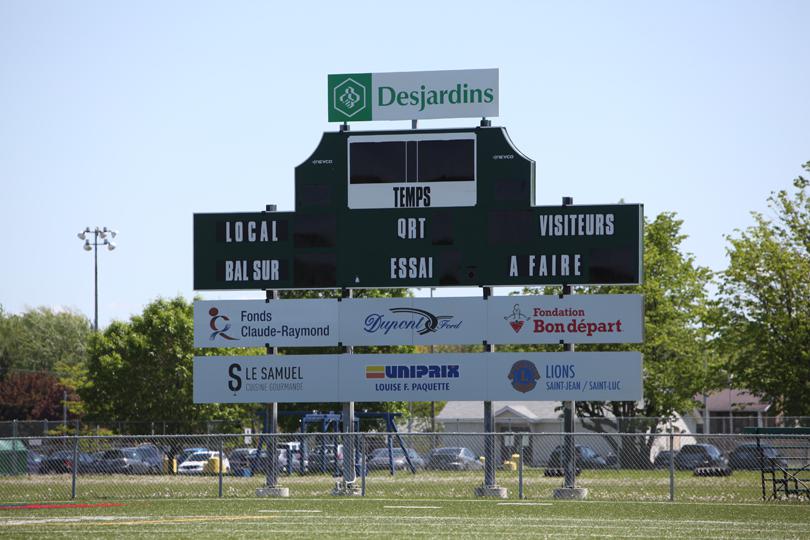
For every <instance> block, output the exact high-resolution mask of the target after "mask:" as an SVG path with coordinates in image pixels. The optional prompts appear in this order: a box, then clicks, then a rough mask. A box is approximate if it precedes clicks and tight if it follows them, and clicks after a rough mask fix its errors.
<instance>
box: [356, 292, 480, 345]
mask: <svg viewBox="0 0 810 540" xmlns="http://www.w3.org/2000/svg"><path fill="white" fill-rule="evenodd" d="M482 307H483V304H482V300H481V299H479V298H432V299H431V298H363V299H344V300H343V301H342V302H340V341H341V342H342V343H343V344H345V345H439V344H462V343H478V342H481V340H482V339H483V338H482V336H483V334H484V328H485V312H484V310H483V309H482Z"/></svg>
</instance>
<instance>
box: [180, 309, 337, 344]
mask: <svg viewBox="0 0 810 540" xmlns="http://www.w3.org/2000/svg"><path fill="white" fill-rule="evenodd" d="M338 341H339V337H338V301H337V300H334V299H313V300H271V301H269V302H265V301H264V300H218V301H213V300H204V301H199V300H198V301H196V302H194V346H195V347H264V346H265V345H270V346H273V347H327V346H332V345H337V343H338Z"/></svg>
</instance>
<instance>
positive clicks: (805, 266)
mask: <svg viewBox="0 0 810 540" xmlns="http://www.w3.org/2000/svg"><path fill="white" fill-rule="evenodd" d="M804 169H805V171H807V172H808V173H810V162H807V163H805V164H804ZM808 185H810V180H808V179H806V178H804V177H802V176H799V177H798V178H796V179H795V180H794V181H793V187H794V188H795V191H794V192H793V193H792V194H791V193H788V192H787V191H786V190H782V191H779V192H778V193H772V194H771V196H770V197H769V198H768V206H769V208H770V209H771V211H772V212H773V214H774V215H773V217H772V218H771V219H769V218H767V217H765V216H763V215H762V214H759V213H756V212H753V213H752V215H753V218H754V225H752V226H750V227H748V228H747V229H746V230H745V231H742V232H740V231H735V232H736V235H733V236H732V235H729V236H727V237H726V238H727V240H728V242H729V243H730V247H729V248H728V249H727V252H728V255H729V266H728V268H727V269H726V270H725V271H724V272H723V273H722V276H721V282H720V288H719V293H720V294H719V296H720V307H721V315H720V317H719V318H718V332H719V334H720V339H719V340H718V341H719V343H720V344H721V346H722V350H723V351H724V352H725V354H726V355H727V356H728V358H729V364H728V368H729V372H730V373H732V374H733V377H734V379H733V384H734V386H737V387H740V388H746V389H748V390H750V391H752V392H754V393H757V394H760V395H761V396H763V397H764V398H765V399H767V400H769V401H770V402H771V403H772V405H773V411H774V412H776V413H782V414H785V415H787V416H808V415H810V197H808V193H807V190H808Z"/></svg>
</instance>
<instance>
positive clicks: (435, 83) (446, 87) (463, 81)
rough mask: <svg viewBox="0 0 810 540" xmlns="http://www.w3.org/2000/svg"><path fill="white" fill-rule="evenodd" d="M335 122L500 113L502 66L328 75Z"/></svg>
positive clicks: (462, 116) (330, 100)
mask: <svg viewBox="0 0 810 540" xmlns="http://www.w3.org/2000/svg"><path fill="white" fill-rule="evenodd" d="M327 89H328V90H327V91H328V109H329V114H328V117H329V121H330V122H359V121H369V120H415V119H420V118H478V117H493V116H498V94H499V92H498V70H497V69H469V70H451V71H409V72H393V73H343V74H334V75H331V74H330V75H329V76H328V77H327Z"/></svg>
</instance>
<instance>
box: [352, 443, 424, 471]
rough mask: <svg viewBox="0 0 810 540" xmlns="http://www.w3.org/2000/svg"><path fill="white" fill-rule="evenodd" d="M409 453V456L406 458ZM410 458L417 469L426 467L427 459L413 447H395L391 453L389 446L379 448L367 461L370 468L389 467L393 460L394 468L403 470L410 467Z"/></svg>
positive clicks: (367, 466)
mask: <svg viewBox="0 0 810 540" xmlns="http://www.w3.org/2000/svg"><path fill="white" fill-rule="evenodd" d="M406 454H407V458H406ZM408 459H410V461H411V465H413V467H414V468H415V469H423V468H424V467H425V460H424V459H422V456H420V455H419V454H418V453H417V452H416V450H414V449H413V448H406V449H405V450H403V449H402V448H393V449H391V454H390V455H389V453H388V448H377V449H376V450H374V451H373V452H372V453H371V455H370V456H369V458H368V460H367V461H366V468H367V469H368V470H375V469H376V470H380V469H389V468H390V466H391V463H392V462H393V465H394V469H395V470H398V471H401V470H403V469H407V468H408Z"/></svg>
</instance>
